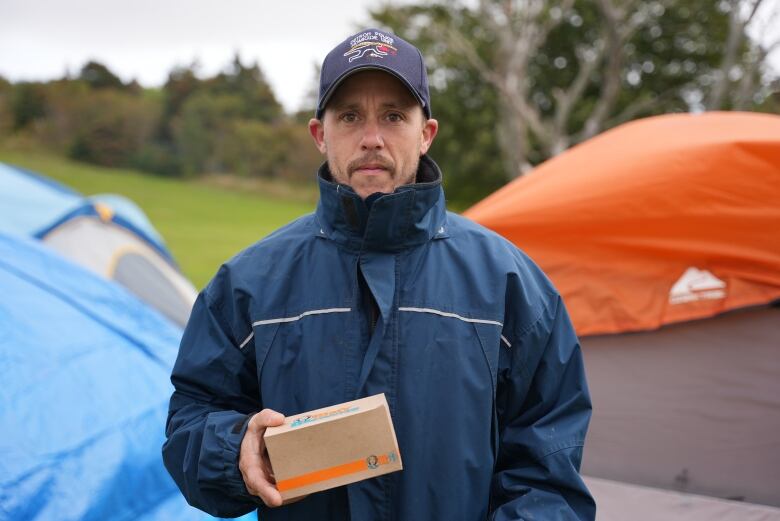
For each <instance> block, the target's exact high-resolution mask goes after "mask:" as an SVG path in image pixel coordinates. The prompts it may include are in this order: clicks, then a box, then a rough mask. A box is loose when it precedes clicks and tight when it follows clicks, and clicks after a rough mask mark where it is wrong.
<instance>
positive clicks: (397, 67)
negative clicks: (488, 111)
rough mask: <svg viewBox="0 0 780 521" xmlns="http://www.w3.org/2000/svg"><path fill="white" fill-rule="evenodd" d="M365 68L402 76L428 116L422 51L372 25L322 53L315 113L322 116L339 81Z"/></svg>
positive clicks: (429, 100)
mask: <svg viewBox="0 0 780 521" xmlns="http://www.w3.org/2000/svg"><path fill="white" fill-rule="evenodd" d="M365 70H379V71H385V72H387V73H390V74H392V75H393V76H395V77H396V78H398V79H399V80H401V83H403V84H404V85H406V87H407V88H408V89H409V90H410V91H411V93H412V94H413V95H414V97H415V98H416V99H417V101H418V102H419V103H420V106H422V109H423V112H425V116H426V117H427V118H429V119H430V117H431V98H430V94H429V93H428V73H427V72H426V71H425V62H424V61H423V57H422V53H421V52H420V50H419V49H418V48H417V47H415V46H414V45H412V44H410V43H409V42H406V41H404V40H402V39H401V38H399V37H398V36H396V35H394V34H392V33H390V32H387V31H382V30H380V29H373V28H371V29H364V30H362V31H360V32H359V33H357V34H354V35H352V36H350V37H349V38H347V39H346V40H344V41H343V42H341V43H340V44H339V45H337V46H336V47H335V48H334V49H333V50H332V51H330V52H329V53H328V55H327V56H325V60H324V61H323V62H322V70H321V71H320V99H319V102H318V103H317V112H315V117H316V118H317V119H322V114H323V113H324V112H325V105H327V104H328V101H329V100H330V98H331V96H333V93H334V92H336V89H337V88H338V86H339V85H341V82H343V81H344V80H345V79H347V78H348V77H350V76H351V75H352V74H354V73H356V72H358V71H365Z"/></svg>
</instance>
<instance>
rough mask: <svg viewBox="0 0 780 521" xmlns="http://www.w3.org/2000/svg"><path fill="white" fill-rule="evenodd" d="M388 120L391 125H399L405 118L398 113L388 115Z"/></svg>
mask: <svg viewBox="0 0 780 521" xmlns="http://www.w3.org/2000/svg"><path fill="white" fill-rule="evenodd" d="M387 120H388V121H390V122H391V123H399V122H401V121H403V120H404V117H403V116H402V115H401V114H398V113H397V112H391V113H390V114H388V115H387Z"/></svg>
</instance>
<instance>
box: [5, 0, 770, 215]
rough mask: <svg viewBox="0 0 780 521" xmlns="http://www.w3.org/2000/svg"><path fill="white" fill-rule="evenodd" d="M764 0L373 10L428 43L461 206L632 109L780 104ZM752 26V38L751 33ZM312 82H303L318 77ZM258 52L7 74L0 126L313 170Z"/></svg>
mask: <svg viewBox="0 0 780 521" xmlns="http://www.w3.org/2000/svg"><path fill="white" fill-rule="evenodd" d="M768 5H769V4H767V3H766V2H765V1H764V0H719V1H714V2H713V0H649V1H647V0H560V1H552V0H502V1H496V0H480V1H478V2H467V3H466V2H458V1H443V0H433V1H425V0H423V1H421V2H418V3H408V4H404V5H403V6H392V5H386V6H384V7H381V8H379V9H377V10H374V11H372V12H371V13H370V16H371V18H372V22H371V23H373V24H375V25H379V26H382V27H386V28H389V29H390V30H392V31H393V32H395V33H396V34H398V35H400V36H402V37H404V38H405V39H407V40H409V41H410V42H412V43H414V44H415V45H417V46H418V47H419V48H420V49H421V50H422V52H423V55H424V56H425V57H426V60H427V66H428V70H429V76H430V84H431V97H432V107H433V113H434V117H436V118H437V119H438V120H439V121H440V132H439V136H438V137H437V139H436V141H435V142H434V145H433V148H432V150H431V152H430V153H431V155H432V156H433V157H434V158H435V159H436V160H437V161H438V162H439V164H440V165H441V166H442V170H443V171H444V174H445V177H444V182H445V190H446V193H447V195H448V198H449V199H450V201H451V202H452V203H454V205H455V206H456V207H465V206H467V205H469V204H471V203H473V202H475V201H477V200H479V199H481V198H482V197H484V196H485V195H487V194H489V193H491V192H492V191H494V190H495V189H497V188H498V187H500V186H502V185H503V184H505V183H506V182H507V181H509V180H511V179H513V178H515V177H517V176H518V175H522V174H523V173H525V172H527V171H529V170H530V169H531V168H533V166H535V165H537V164H539V163H540V162H542V161H544V160H546V159H548V158H550V157H552V156H554V155H556V154H559V153H561V152H562V151H564V150H566V149H567V148H569V147H571V146H573V145H575V144H577V143H579V142H581V141H583V140H585V139H588V138H589V137H592V136H594V135H596V134H598V133H600V132H602V131H604V130H606V129H609V128H611V127H614V126H616V125H619V124H621V123H623V122H626V121H630V120H632V119H636V118H640V117H646V116H651V115H656V114H663V113H670V112H689V111H702V110H753V111H765V112H774V113H778V112H780V94H778V92H779V91H780V85H779V82H778V73H777V71H773V70H772V69H771V68H770V66H769V63H768V60H767V57H768V56H769V55H770V53H771V52H772V51H773V50H774V48H776V47H778V46H780V41H777V42H767V41H766V39H765V38H763V36H764V35H763V31H768V30H769V28H770V27H771V26H772V24H775V23H779V22H780V20H778V18H780V13H778V12H767V9H766V8H767V6H768ZM751 35H752V37H751ZM315 89H316V85H313V86H312V90H315ZM310 98H312V103H311V104H312V106H311V107H305V108H304V109H303V110H301V111H300V112H299V113H296V114H286V113H285V112H284V111H283V109H282V107H281V105H280V104H279V102H278V101H277V99H276V97H275V95H274V93H273V92H272V90H271V88H270V86H269V85H268V83H267V81H266V80H265V78H264V76H263V74H262V71H261V70H260V68H259V66H258V65H257V63H254V64H250V65H245V64H244V63H242V61H241V59H240V58H239V57H238V56H236V57H235V58H234V59H233V61H232V62H231V63H230V64H229V65H228V66H227V67H226V68H225V70H224V71H222V72H220V73H219V74H216V75H214V76H213V77H209V78H201V77H200V76H199V75H198V74H197V68H196V67H195V66H189V67H177V68H175V69H173V70H172V71H171V72H170V74H169V76H168V79H167V81H166V83H165V84H164V85H163V86H162V87H160V88H143V87H141V86H139V85H138V84H137V83H135V82H130V83H123V82H122V81H121V80H120V79H119V78H118V77H117V76H116V75H114V74H113V73H112V72H111V71H110V70H109V69H108V68H107V67H106V66H104V65H102V64H100V63H96V62H90V63H87V64H85V65H84V67H83V68H82V69H81V70H80V72H79V73H78V74H77V75H76V76H75V77H65V78H62V79H58V80H54V81H49V82H17V83H10V82H8V81H5V80H2V79H1V78H0V138H2V136H9V135H23V136H28V137H30V138H31V139H34V140H35V141H36V142H38V143H40V144H41V145H43V146H45V147H47V148H50V149H52V150H55V151H57V152H60V153H63V154H66V155H68V156H70V157H73V158H77V159H81V160H85V161H90V162H94V163H98V164H102V165H107V166H132V167H135V168H139V169H142V170H145V171H149V172H154V173H157V174H160V175H167V176H183V177H187V176H198V175H203V174H214V173H216V174H233V175H239V176H247V177H252V176H257V177H273V178H281V179H289V180H301V179H310V178H311V177H312V176H313V172H314V170H315V169H316V167H317V166H318V165H319V163H320V161H321V157H320V156H319V154H318V153H317V152H316V150H315V149H314V147H313V146H312V144H311V141H310V137H309V135H308V131H307V128H306V122H307V121H308V119H309V117H311V114H312V113H313V111H314V107H313V97H310Z"/></svg>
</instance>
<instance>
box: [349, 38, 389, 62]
mask: <svg viewBox="0 0 780 521" xmlns="http://www.w3.org/2000/svg"><path fill="white" fill-rule="evenodd" d="M393 43H395V40H393V38H391V37H390V36H387V35H386V34H382V33H380V32H378V31H367V32H365V33H360V34H359V35H357V36H355V37H354V38H352V39H351V40H350V41H349V46H350V47H349V50H348V51H347V52H345V53H344V57H349V63H352V62H353V61H354V60H357V59H358V58H364V57H366V56H368V57H370V58H384V57H385V56H387V55H390V56H395V55H396V54H398V49H397V48H395V47H393Z"/></svg>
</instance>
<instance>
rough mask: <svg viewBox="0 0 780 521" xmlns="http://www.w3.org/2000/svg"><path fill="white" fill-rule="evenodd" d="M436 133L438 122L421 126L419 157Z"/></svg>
mask: <svg viewBox="0 0 780 521" xmlns="http://www.w3.org/2000/svg"><path fill="white" fill-rule="evenodd" d="M310 125H311V123H310ZM438 132H439V122H438V121H436V120H435V119H429V120H427V121H426V122H425V123H424V124H423V129H422V145H421V146H420V155H423V154H425V153H426V152H428V149H429V148H431V144H432V143H433V138H435V137H436V134H437V133H438Z"/></svg>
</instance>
